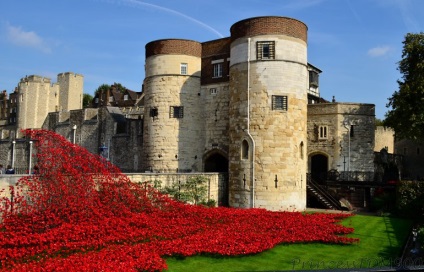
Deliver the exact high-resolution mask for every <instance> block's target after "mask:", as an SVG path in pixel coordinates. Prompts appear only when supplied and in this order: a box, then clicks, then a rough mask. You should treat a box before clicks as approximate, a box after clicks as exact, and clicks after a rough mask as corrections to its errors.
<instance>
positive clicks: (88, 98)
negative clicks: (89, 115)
mask: <svg viewBox="0 0 424 272" xmlns="http://www.w3.org/2000/svg"><path fill="white" fill-rule="evenodd" d="M92 101H93V96H92V95H90V94H86V93H85V94H83V96H82V107H83V108H88V107H90V106H91V102H92Z"/></svg>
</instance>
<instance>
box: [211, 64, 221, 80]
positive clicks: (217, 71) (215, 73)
mask: <svg viewBox="0 0 424 272" xmlns="http://www.w3.org/2000/svg"><path fill="white" fill-rule="evenodd" d="M213 77H222V63H215V64H214V65H213Z"/></svg>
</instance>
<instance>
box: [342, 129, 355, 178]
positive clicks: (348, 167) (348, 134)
mask: <svg viewBox="0 0 424 272" xmlns="http://www.w3.org/2000/svg"><path fill="white" fill-rule="evenodd" d="M352 125H353V122H352V121H350V122H348V121H343V126H344V127H345V128H346V129H347V137H348V138H347V139H348V156H347V157H348V161H347V171H348V172H349V171H350V129H351V126H352Z"/></svg>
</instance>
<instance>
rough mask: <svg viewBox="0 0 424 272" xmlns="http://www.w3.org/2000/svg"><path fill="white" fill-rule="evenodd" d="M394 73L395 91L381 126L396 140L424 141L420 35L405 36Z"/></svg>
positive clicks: (423, 66)
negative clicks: (396, 77) (391, 131)
mask: <svg viewBox="0 0 424 272" xmlns="http://www.w3.org/2000/svg"><path fill="white" fill-rule="evenodd" d="M398 70H399V71H400V73H401V74H402V80H398V84H399V90H398V91H395V92H394V93H393V95H392V97H390V98H389V102H388V104H387V107H388V108H390V107H391V110H389V111H388V112H387V113H386V119H385V122H384V123H385V125H386V126H389V127H392V128H394V130H395V132H396V135H397V136H398V137H399V138H409V139H424V33H419V34H411V33H408V34H407V35H406V36H405V40H404V41H403V51H402V60H401V61H400V62H399V67H398Z"/></svg>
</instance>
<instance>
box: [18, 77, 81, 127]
mask: <svg viewBox="0 0 424 272" xmlns="http://www.w3.org/2000/svg"><path fill="white" fill-rule="evenodd" d="M83 82H84V77H83V76H82V75H79V74H74V73H70V72H67V73H60V74H58V76H57V83H52V82H51V80H50V78H47V77H41V76H37V75H31V76H26V77H24V78H22V79H21V81H20V82H19V84H18V87H17V91H16V92H15V93H14V94H13V95H12V94H11V99H12V97H13V99H14V100H16V101H12V102H13V103H15V104H16V105H17V110H16V111H17V115H16V116H17V118H16V119H17V120H16V127H17V131H19V130H20V129H26V128H41V126H42V125H43V122H44V120H45V119H46V117H47V115H48V113H49V112H55V111H70V110H76V109H81V108H82V96H83Z"/></svg>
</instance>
